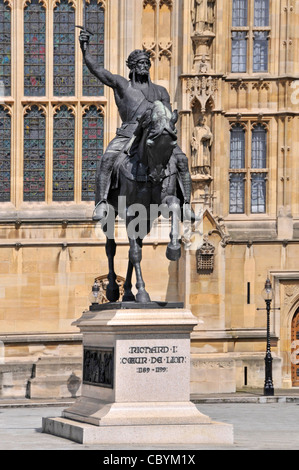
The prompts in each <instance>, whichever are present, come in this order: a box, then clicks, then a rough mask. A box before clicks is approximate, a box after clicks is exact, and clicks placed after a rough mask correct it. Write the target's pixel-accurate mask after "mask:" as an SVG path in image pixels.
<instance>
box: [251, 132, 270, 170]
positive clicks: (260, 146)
mask: <svg viewBox="0 0 299 470" xmlns="http://www.w3.org/2000/svg"><path fill="white" fill-rule="evenodd" d="M266 160H267V131H266V129H265V128H264V127H263V126H262V125H261V124H258V125H257V126H256V127H255V128H254V129H253V131H252V144H251V167H252V168H266Z"/></svg>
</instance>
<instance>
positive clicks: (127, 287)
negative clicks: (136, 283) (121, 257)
mask: <svg viewBox="0 0 299 470" xmlns="http://www.w3.org/2000/svg"><path fill="white" fill-rule="evenodd" d="M132 274H133V264H132V263H131V261H130V260H129V262H128V269H127V276H126V280H125V283H124V295H123V299H122V300H123V302H134V301H135V295H134V294H133V292H132Z"/></svg>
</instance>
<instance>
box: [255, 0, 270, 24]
mask: <svg viewBox="0 0 299 470" xmlns="http://www.w3.org/2000/svg"><path fill="white" fill-rule="evenodd" d="M254 26H257V27H259V26H260V27H263V26H269V0H255V2H254Z"/></svg>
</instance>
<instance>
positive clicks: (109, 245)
mask: <svg viewBox="0 0 299 470" xmlns="http://www.w3.org/2000/svg"><path fill="white" fill-rule="evenodd" d="M115 253H116V243H115V240H114V238H109V237H107V238H106V255H107V258H108V265H109V274H108V281H109V282H108V285H107V290H106V297H107V299H108V300H109V301H110V302H117V300H118V299H119V286H118V284H117V282H116V274H115V272H114V257H115Z"/></svg>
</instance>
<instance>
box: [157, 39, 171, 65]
mask: <svg viewBox="0 0 299 470" xmlns="http://www.w3.org/2000/svg"><path fill="white" fill-rule="evenodd" d="M163 56H165V57H167V59H169V60H170V59H171V57H172V41H169V42H167V43H166V44H165V45H163V43H162V42H159V60H160V59H161V58H162V57H163Z"/></svg>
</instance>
